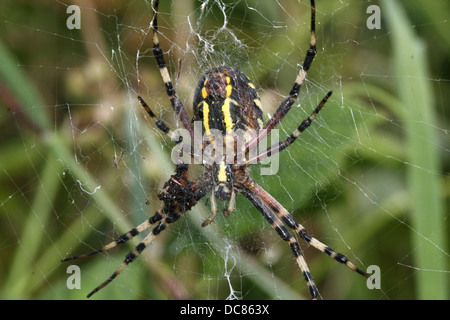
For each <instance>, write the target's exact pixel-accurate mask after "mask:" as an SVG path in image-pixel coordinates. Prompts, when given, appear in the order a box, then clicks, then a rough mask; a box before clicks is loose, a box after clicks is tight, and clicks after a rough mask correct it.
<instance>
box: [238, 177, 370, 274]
mask: <svg viewBox="0 0 450 320" xmlns="http://www.w3.org/2000/svg"><path fill="white" fill-rule="evenodd" d="M247 188H250V189H251V190H252V191H253V192H254V193H255V194H256V195H258V196H259V197H260V198H261V199H262V200H263V201H264V202H265V203H266V204H267V205H268V206H269V207H270V208H271V209H272V210H273V211H274V212H275V213H276V215H277V216H278V217H279V218H280V219H281V220H283V222H284V223H285V224H286V225H287V226H288V227H290V228H291V229H294V230H295V232H296V233H298V235H299V236H300V237H301V238H302V239H303V240H304V241H305V242H307V243H309V244H310V245H311V246H313V247H314V248H316V249H317V250H319V251H321V252H323V253H326V254H327V255H328V256H329V257H331V258H333V259H335V260H336V261H338V262H340V263H342V264H344V265H346V266H347V267H348V268H350V269H352V270H353V271H355V272H356V273H359V274H360V275H362V276H364V277H366V278H370V275H369V274H368V273H366V272H364V271H362V270H361V269H359V268H358V267H356V266H355V265H354V264H353V263H352V262H351V261H350V260H349V259H348V258H347V257H346V256H345V255H343V254H342V253H339V252H337V251H335V250H333V249H332V248H330V247H329V246H327V245H326V244H324V243H322V242H320V241H319V240H317V239H316V238H314V237H312V236H311V235H309V234H308V232H307V231H306V228H305V227H304V226H302V225H301V224H300V223H298V222H297V221H296V220H295V219H294V217H293V216H292V215H291V214H290V213H289V212H288V211H287V210H286V209H285V208H284V207H283V206H282V205H281V204H280V203H279V202H278V201H277V200H276V199H275V198H274V197H272V196H271V195H270V194H269V193H268V192H267V191H266V190H264V189H263V188H261V187H260V186H259V185H258V184H257V183H255V182H254V181H250V182H249V183H248V184H247Z"/></svg>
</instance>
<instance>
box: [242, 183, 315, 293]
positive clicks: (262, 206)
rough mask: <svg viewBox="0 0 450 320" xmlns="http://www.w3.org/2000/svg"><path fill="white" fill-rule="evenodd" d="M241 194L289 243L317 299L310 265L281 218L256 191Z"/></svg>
mask: <svg viewBox="0 0 450 320" xmlns="http://www.w3.org/2000/svg"><path fill="white" fill-rule="evenodd" d="M241 193H242V194H243V195H244V196H246V197H247V199H249V200H250V202H251V203H252V204H253V205H254V206H255V207H256V208H257V209H258V210H259V211H260V212H261V213H262V215H263V216H264V218H265V219H266V220H267V222H269V223H270V225H271V226H272V228H273V229H275V231H276V232H277V233H278V235H279V236H280V237H281V239H283V240H284V241H287V242H288V243H289V246H290V247H291V250H292V253H293V254H294V256H295V259H296V261H297V264H298V266H299V268H300V271H301V272H302V274H303V277H304V278H305V281H306V284H307V285H308V290H309V293H310V294H311V297H312V298H313V299H317V297H318V296H319V291H318V289H317V287H316V285H315V283H314V280H313V278H312V276H311V272H310V271H309V268H308V264H307V263H306V260H305V257H304V255H303V251H302V249H301V248H300V245H299V244H298V242H297V240H295V238H294V237H292V235H291V234H290V233H289V231H288V230H287V228H286V227H285V226H284V225H283V223H282V222H281V220H280V218H279V217H277V216H276V215H274V214H273V212H272V210H271V209H270V208H269V207H268V206H267V204H266V203H265V202H264V200H263V199H261V198H260V197H259V196H258V195H257V193H256V192H254V190H252V189H251V188H247V189H246V190H243V191H241Z"/></svg>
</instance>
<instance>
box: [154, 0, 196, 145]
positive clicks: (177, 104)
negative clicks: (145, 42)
mask: <svg viewBox="0 0 450 320" xmlns="http://www.w3.org/2000/svg"><path fill="white" fill-rule="evenodd" d="M158 5H159V1H158V0H156V1H155V5H154V8H153V10H154V13H153V19H152V28H153V53H154V55H155V59H156V63H157V64H158V68H159V72H160V73H161V77H162V79H163V81H164V84H165V86H166V93H167V95H168V96H169V100H170V102H171V104H172V108H173V110H174V111H175V113H176V114H177V116H178V118H179V119H180V121H181V123H182V124H183V126H184V128H185V129H186V130H188V131H189V133H190V135H191V138H193V137H194V130H193V129H192V125H191V121H190V119H189V116H188V114H187V112H186V108H185V107H184V105H183V103H181V101H180V99H178V97H177V95H176V92H175V89H174V88H173V84H172V80H171V78H170V75H169V71H168V70H167V66H166V62H165V61H164V52H163V50H162V48H161V47H160V46H159V38H158V19H157V16H158Z"/></svg>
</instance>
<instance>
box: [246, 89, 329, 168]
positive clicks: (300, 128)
mask: <svg viewBox="0 0 450 320" xmlns="http://www.w3.org/2000/svg"><path fill="white" fill-rule="evenodd" d="M332 93H333V92H332V91H329V92H328V94H327V95H326V96H325V97H324V98H323V99H322V101H321V102H320V103H319V105H318V106H317V107H316V108H315V109H314V111H313V112H312V113H311V114H310V115H309V117H308V118H306V119H305V120H303V122H302V123H301V124H300V125H299V126H298V128H297V129H295V130H294V132H292V134H291V135H290V136H288V137H287V139H286V140H284V141H280V142H279V143H277V144H274V145H272V146H271V147H270V148H268V149H266V150H264V151H263V152H261V153H259V154H258V155H257V156H256V157H254V158H252V159H249V160H248V162H247V164H250V163H256V162H258V161H260V160H262V159H264V158H266V157H270V156H271V155H273V154H275V153H277V152H280V151H281V150H283V149H286V148H287V147H288V146H290V145H291V144H292V143H293V142H294V141H295V140H296V139H297V138H298V137H299V136H300V134H301V133H302V132H303V131H305V130H306V129H308V127H309V126H310V125H311V123H312V122H313V120H314V119H315V118H316V116H317V114H318V113H319V111H320V110H321V109H322V107H323V106H324V105H325V103H326V102H327V101H328V99H329V98H330V96H331V94H332Z"/></svg>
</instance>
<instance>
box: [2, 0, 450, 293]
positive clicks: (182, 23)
mask: <svg viewBox="0 0 450 320" xmlns="http://www.w3.org/2000/svg"><path fill="white" fill-rule="evenodd" d="M316 2H317V3H316V7H317V26H316V28H317V41H318V42H317V48H318V55H317V58H316V60H315V61H314V64H313V66H312V68H311V71H310V73H309V74H308V81H307V83H306V84H305V86H304V87H303V88H302V92H301V96H300V98H299V101H298V103H297V104H296V106H295V107H294V108H293V109H292V110H291V111H290V113H289V114H288V116H287V117H286V119H284V120H283V122H282V124H281V126H280V127H279V128H280V129H281V131H280V137H284V136H285V135H286V134H289V133H290V132H291V131H292V130H293V129H294V128H295V127H296V126H298V124H299V123H300V122H301V120H302V119H303V118H305V117H306V116H307V115H308V114H309V113H310V112H311V111H312V110H313V108H314V107H315V105H316V104H317V103H318V102H319V101H320V99H321V98H322V97H323V96H324V95H325V94H326V92H327V91H328V90H333V91H334V95H333V96H332V98H331V99H330V101H329V102H328V103H327V105H326V108H325V109H324V110H323V111H322V112H321V113H320V115H319V116H318V118H317V121H316V122H314V124H313V125H312V126H311V128H310V129H308V130H307V131H306V132H305V133H304V134H303V135H302V137H301V139H300V141H298V142H296V144H294V145H292V146H291V147H290V148H288V149H287V150H285V151H283V153H282V154H280V161H279V164H280V168H279V171H278V173H277V174H276V175H273V176H260V175H259V172H260V171H259V167H255V168H254V169H253V170H252V171H251V172H252V177H254V178H255V180H256V181H258V183H260V184H261V186H263V187H264V188H265V189H266V190H268V191H269V192H270V193H271V194H272V195H273V196H274V197H275V198H276V199H278V200H279V201H280V202H281V203H282V204H283V205H284V206H285V207H286V209H288V210H289V211H290V212H291V213H292V214H293V215H294V216H295V218H296V219H297V220H298V221H299V222H300V223H301V224H303V225H304V226H305V227H306V228H307V229H308V230H309V231H310V233H311V234H312V235H314V236H315V237H317V238H318V239H320V240H321V241H323V242H325V243H326V244H328V245H329V246H331V247H332V248H334V249H336V250H337V251H340V252H342V253H344V254H346V255H347V256H348V257H349V258H350V260H352V261H353V262H354V263H355V264H356V265H358V266H359V267H360V268H362V269H364V270H365V269H366V268H368V267H369V266H371V265H376V266H378V267H379V268H380V272H381V273H380V277H381V278H380V285H381V289H373V290H369V289H368V288H367V286H366V279H364V278H362V277H360V276H358V275H357V274H355V273H353V272H351V271H350V270H349V269H347V268H345V267H344V266H342V265H339V264H338V263H336V262H334V261H333V260H331V259H330V258H328V257H327V256H326V255H324V254H321V253H320V252H317V250H315V249H314V248H311V247H308V246H307V245H305V244H304V243H301V245H302V247H303V249H304V251H305V255H306V259H307V262H308V264H309V267H310V270H311V273H312V275H313V276H314V279H315V281H316V284H317V286H318V288H319V291H320V294H321V298H323V299H448V298H449V294H450V293H449V288H450V274H449V272H450V267H449V266H450V264H449V251H448V250H449V246H448V244H449V243H448V240H449V235H448V231H449V219H448V218H449V210H448V203H449V195H450V192H449V191H450V180H449V169H450V166H449V163H450V161H449V154H450V153H449V150H450V143H449V141H450V140H449V116H450V110H449V108H448V103H447V100H448V98H449V94H448V92H449V91H450V90H449V89H450V74H449V73H450V68H449V52H450V37H449V35H448V30H449V29H450V28H449V23H450V22H449V13H450V4H449V2H448V1H445V0H434V1H425V0H420V1H419V0H413V1H370V2H369V1H333V0H329V1H327V0H317V1H316ZM71 4H75V5H78V6H79V7H80V8H81V30H69V29H68V28H67V27H66V20H67V18H68V17H69V14H68V13H66V9H67V5H71ZM370 5H377V6H379V8H381V15H380V18H381V29H379V30H377V29H369V28H368V27H367V26H366V20H367V19H368V18H369V16H370V15H371V14H370V13H367V12H366V10H367V8H368V7H369V6H370ZM151 6H152V2H151V1H125V0H123V1H119V0H116V1H112V2H111V1H106V0H105V1H81V0H80V1H70V2H65V1H50V0H47V1H39V2H37V1H1V2H0V12H1V13H0V16H1V19H0V25H1V28H0V61H1V63H0V92H1V95H0V97H1V99H0V125H1V128H2V129H1V130H2V134H1V135H0V148H1V149H0V150H1V151H0V184H1V186H2V187H1V188H0V234H1V238H0V253H1V256H2V259H1V260H0V298H2V299H84V298H85V296H86V294H87V293H89V292H90V291H91V290H92V289H93V288H95V287H96V286H97V285H99V284H100V283H101V282H103V281H104V280H105V279H106V278H107V277H109V276H110V275H111V274H112V272H113V271H114V270H115V269H116V268H117V267H118V266H119V265H120V263H121V262H122V261H123V259H124V257H125V255H126V253H127V252H128V251H130V250H131V249H132V245H133V244H136V243H137V242H138V241H139V240H138V239H136V241H135V242H131V241H130V242H131V243H130V244H131V245H124V246H123V247H122V248H116V249H114V250H112V251H110V252H108V253H105V254H101V255H99V256H95V257H91V258H89V259H85V260H80V261H74V262H73V264H76V265H78V266H79V267H80V270H81V289H80V290H69V289H68V288H67V285H66V280H67V278H68V277H69V274H67V273H66V269H67V267H68V266H69V263H65V264H62V263H60V260H61V259H62V258H64V257H67V256H71V255H74V254H80V253H84V252H87V251H91V250H93V249H96V248H98V247H101V246H102V245H104V244H106V243H108V242H110V241H112V240H113V239H114V238H115V237H117V236H118V235H119V234H121V233H123V232H125V231H127V230H129V229H130V228H131V227H132V226H135V225H137V224H138V223H140V222H141V221H143V220H144V219H145V217H146V216H148V215H149V214H151V213H153V212H154V211H155V210H157V209H158V208H159V205H160V202H159V201H158V200H157V193H158V191H159V190H160V188H161V187H162V185H163V183H164V182H165V181H167V179H168V177H169V176H170V175H171V174H172V172H173V171H172V170H173V165H172V163H171V161H170V151H171V147H172V146H173V143H172V142H171V141H170V140H168V139H167V138H166V137H165V136H161V134H160V133H159V131H158V130H157V129H155V126H154V124H153V122H152V121H151V120H149V119H147V117H146V115H145V114H144V113H143V112H142V110H141V108H140V106H139V104H138V102H137V100H136V95H137V94H141V95H142V96H143V97H144V99H146V101H147V102H148V103H149V105H151V107H152V108H153V109H154V110H155V111H156V112H157V113H158V116H160V117H162V118H164V119H165V120H166V121H167V122H168V123H170V125H171V126H172V128H176V127H177V123H176V119H175V117H174V115H173V113H172V112H171V109H170V104H169V103H168V99H167V97H166V96H165V90H164V86H163V83H162V81H161V79H160V75H159V72H158V70H157V67H156V63H155V61H154V58H153V54H152V51H151V47H152V43H151V30H150V28H149V26H150V21H151V15H152V10H151ZM160 11H161V13H160V16H159V17H160V19H159V24H160V31H161V33H162V34H161V36H160V39H161V44H162V47H163V48H164V49H165V51H166V53H168V54H167V55H166V56H165V57H166V61H167V63H168V65H169V70H170V72H171V75H172V77H173V80H174V83H175V84H176V88H177V90H178V95H179V97H180V98H181V100H182V101H183V102H185V105H186V107H187V109H188V112H189V113H190V114H191V112H192V102H191V101H192V95H193V92H194V90H195V87H196V83H197V81H198V79H199V78H200V77H201V75H202V74H203V72H204V71H205V70H206V69H208V68H210V67H212V66H214V65H220V64H229V65H233V66H235V67H238V68H239V69H241V70H242V71H243V72H245V73H246V74H247V75H248V76H249V77H250V78H251V79H252V81H253V82H254V83H255V84H256V86H257V89H258V91H259V92H260V95H261V99H262V101H263V104H264V108H263V109H264V112H265V114H266V115H267V114H273V112H274V110H275V109H276V107H277V106H278V104H279V103H280V102H281V101H282V100H283V98H284V97H286V95H287V94H288V93H289V90H290V89H291V87H292V84H293V81H294V79H295V77H296V75H297V73H298V68H299V65H300V63H301V61H302V59H303V57H304V54H305V51H306V50H307V48H308V41H309V23H310V22H309V17H310V7H309V1H305V0H301V1H300V0H298V1H297V0H285V1H264V2H263V1H251V0H246V1H244V0H242V1H218V2H214V3H212V2H209V1H205V2H202V1H193V0H189V1H187V0H174V1H164V0H161V4H160ZM179 59H181V60H179ZM179 61H181V67H180V66H179ZM178 75H179V76H178ZM266 119H267V116H266ZM178 127H179V125H178ZM199 170H200V169H199V168H193V174H195V173H198V171H199ZM220 208H221V205H220V206H219V211H221V209H220ZM208 212H209V205H208V201H207V200H206V199H205V200H204V201H201V203H199V204H198V205H197V206H196V207H195V208H194V209H193V210H192V211H191V212H189V213H187V214H186V217H185V218H184V219H181V220H180V221H178V222H177V223H176V224H174V225H173V226H171V227H170V228H169V229H168V230H167V231H165V232H164V233H163V234H161V235H160V236H159V237H158V239H157V240H155V242H154V243H153V244H152V246H150V248H148V249H147V250H145V251H144V253H143V254H142V256H141V257H140V258H139V259H137V260H136V261H135V262H133V264H130V265H129V266H128V267H127V269H126V270H125V271H124V272H122V274H121V275H120V276H119V277H118V278H117V279H116V280H114V282H112V283H111V284H110V285H109V286H107V287H106V288H104V289H103V290H102V291H100V292H99V293H97V294H96V295H95V296H94V298H100V299H185V298H190V299H226V298H227V297H228V298H231V297H238V298H242V299H302V298H306V299H308V298H309V296H308V292H307V288H306V285H305V283H304V280H303V278H302V276H301V274H300V272H299V270H298V267H297V265H296V263H295V260H294V258H293V257H292V253H291V251H290V248H289V246H288V245H287V244H286V243H285V242H283V241H282V240H281V239H279V237H278V236H277V234H276V233H275V232H274V231H273V230H272V229H271V228H270V226H269V225H268V224H267V222H266V221H265V220H264V219H263V218H262V217H261V215H260V214H259V213H258V211H257V210H256V209H255V208H253V207H252V206H251V205H250V204H249V203H248V201H246V200H245V199H243V197H242V196H241V197H239V199H238V201H237V209H236V211H235V212H234V213H233V215H231V216H230V217H227V218H224V217H223V216H222V215H219V216H218V217H217V219H216V221H215V222H214V223H213V224H212V225H210V226H208V227H207V228H201V227H200V224H201V221H202V220H203V219H205V218H206V217H207V216H208ZM230 288H232V289H230Z"/></svg>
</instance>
